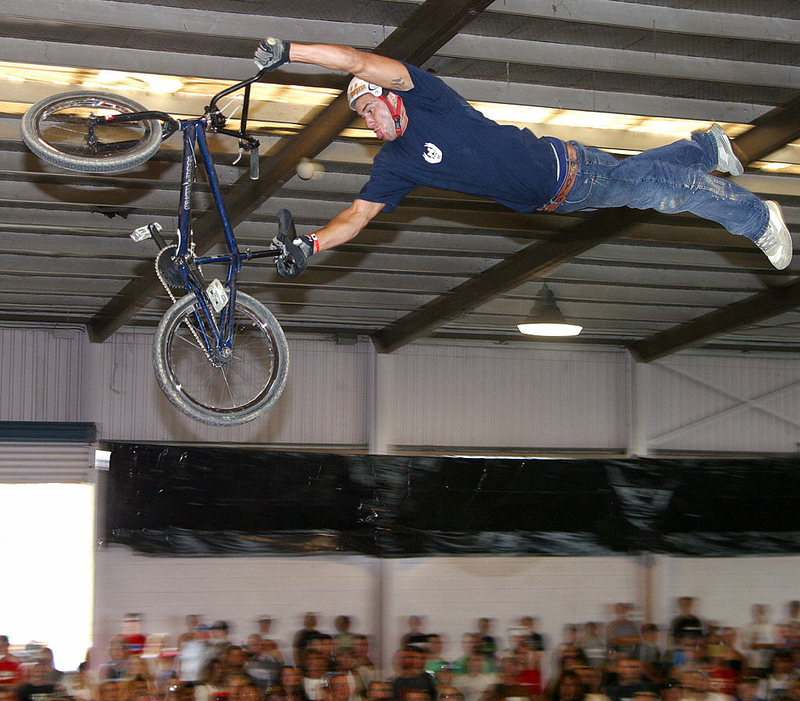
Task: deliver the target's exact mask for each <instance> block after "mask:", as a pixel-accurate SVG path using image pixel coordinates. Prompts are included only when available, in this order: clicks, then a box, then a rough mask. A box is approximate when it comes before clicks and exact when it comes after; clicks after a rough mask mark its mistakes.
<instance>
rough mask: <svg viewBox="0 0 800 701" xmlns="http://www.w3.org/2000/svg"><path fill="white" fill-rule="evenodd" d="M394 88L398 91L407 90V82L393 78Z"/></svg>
mask: <svg viewBox="0 0 800 701" xmlns="http://www.w3.org/2000/svg"><path fill="white" fill-rule="evenodd" d="M392 87H393V88H398V89H406V88H407V87H408V86H407V84H406V81H405V80H403V79H402V78H392Z"/></svg>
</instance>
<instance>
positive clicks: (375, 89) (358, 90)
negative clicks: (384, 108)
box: [347, 78, 383, 112]
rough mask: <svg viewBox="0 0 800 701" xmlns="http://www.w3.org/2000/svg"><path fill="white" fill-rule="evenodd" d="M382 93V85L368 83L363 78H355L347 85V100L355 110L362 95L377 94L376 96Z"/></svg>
mask: <svg viewBox="0 0 800 701" xmlns="http://www.w3.org/2000/svg"><path fill="white" fill-rule="evenodd" d="M382 94H383V88H382V87H381V86H380V85H375V83H368V82H367V81H366V80H362V79H361V78H353V80H351V81H350V85H348V86H347V102H348V104H349V105H350V109H351V110H353V111H354V112H355V109H356V100H358V98H359V97H361V96H362V95H375V97H380V96H381V95H382Z"/></svg>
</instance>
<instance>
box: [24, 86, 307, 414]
mask: <svg viewBox="0 0 800 701" xmlns="http://www.w3.org/2000/svg"><path fill="white" fill-rule="evenodd" d="M264 72H265V71H264V70H261V71H259V73H258V74H257V75H255V76H253V77H252V78H249V79H247V80H244V81H241V82H239V83H236V84H235V85H233V86H231V87H228V88H226V89H224V90H221V91H220V92H218V93H217V94H216V95H214V97H213V98H212V99H211V101H210V103H209V105H208V106H207V107H206V108H205V110H204V114H203V116H202V117H196V118H191V119H175V118H173V117H172V116H170V115H169V114H166V113H164V112H159V111H151V110H147V109H146V108H144V107H143V106H142V105H140V104H138V103H136V102H134V101H133V100H130V99H128V98H126V97H121V96H119V95H114V94H111V93H104V92H96V91H75V92H69V93H62V94H58V95H53V96H50V97H47V98H45V99H43V100H40V101H39V102H37V103H36V104H34V105H33V106H32V107H31V108H30V109H29V110H28V111H27V112H26V113H25V115H24V116H23V119H22V139H23V141H24V142H25V144H26V145H27V146H28V148H30V150H31V151H33V153H34V154H36V155H37V156H38V157H39V158H41V159H43V160H44V161H47V162H49V163H52V164H54V165H56V166H60V167H62V168H66V169H68V170H76V171H80V172H84V173H110V172H119V171H123V170H129V169H131V168H134V167H136V166H138V165H140V164H142V163H144V162H145V161H147V160H148V159H149V158H151V157H152V156H153V155H154V154H155V153H156V151H158V149H159V148H160V146H161V143H162V142H163V141H164V140H166V139H167V138H169V137H170V136H172V135H173V134H174V133H176V132H177V131H181V133H182V134H183V158H182V168H181V173H182V175H181V187H180V200H179V209H178V227H177V229H176V232H175V242H174V243H171V244H168V243H167V241H166V240H165V239H164V238H163V237H162V236H161V234H160V232H161V230H162V227H161V226H160V225H159V224H157V223H152V224H149V225H147V226H145V227H140V228H138V229H136V231H134V232H133V234H131V237H132V238H134V240H144V239H147V238H151V239H153V240H154V241H155V242H156V243H157V244H158V247H159V253H158V255H157V256H156V259H155V266H156V273H157V276H158V279H159V280H160V281H161V283H162V284H163V285H164V287H165V289H166V290H167V293H168V294H169V296H170V299H171V300H172V306H170V308H169V309H168V310H167V311H166V313H165V314H164V316H163V317H162V318H161V320H160V322H159V324H158V327H157V329H156V333H155V338H154V341H153V366H154V369H155V374H156V378H157V379H158V383H159V385H160V387H161V389H162V390H163V392H164V394H165V395H166V396H167V398H168V399H169V400H170V401H171V402H172V403H173V404H174V405H175V406H176V407H177V408H178V409H179V410H180V411H182V412H183V413H185V414H187V415H188V416H190V417H191V418H193V419H195V420H197V421H201V422H203V423H207V424H211V425H218V426H230V425H235V424H241V423H245V422H248V421H252V420H253V419H256V418H257V417H259V416H261V415H262V414H263V413H264V412H266V411H267V410H268V409H269V408H270V407H271V406H272V405H273V404H274V403H275V401H276V400H277V399H278V397H279V396H280V395H281V392H282V391H283V389H284V387H285V385H286V379H287V376H288V372H289V347H288V345H287V343H286V338H285V336H284V333H283V330H282V329H281V326H280V324H279V323H278V321H277V319H276V318H275V317H274V316H273V314H272V313H271V312H270V311H269V310H268V309H267V308H266V307H265V306H264V305H263V304H262V303H261V302H259V301H258V300H256V299H255V298H253V297H251V296H250V295H247V294H245V293H243V292H239V291H237V276H238V274H239V272H240V270H241V266H242V263H243V262H245V261H251V260H255V259H259V258H265V257H272V258H274V259H275V263H276V267H277V269H278V272H279V273H280V274H281V275H282V276H284V277H295V276H296V275H299V274H300V273H302V272H303V270H305V256H304V255H303V254H302V252H301V251H300V250H299V249H298V248H297V247H296V246H294V244H293V243H292V242H293V241H294V239H295V236H296V233H295V229H294V222H293V220H292V215H291V213H290V212H288V210H285V209H282V210H280V211H279V213H278V232H279V233H278V237H277V238H276V239H275V240H274V241H273V244H274V245H273V246H272V247H270V248H266V249H264V250H260V251H250V250H246V251H240V250H239V247H238V245H237V243H236V238H235V236H234V233H233V227H232V225H231V223H230V220H229V218H228V214H227V210H226V208H225V203H224V202H223V197H222V192H221V188H220V183H219V178H218V176H217V172H216V169H215V166H214V163H213V161H212V159H211V152H210V149H209V146H208V141H207V139H206V134H207V133H208V132H213V133H217V134H223V135H226V136H231V137H235V138H238V140H239V158H237V159H236V161H235V162H238V161H239V159H240V158H241V157H242V155H243V154H244V153H245V152H248V153H249V156H250V177H251V178H253V179H258V175H259V173H258V170H259V169H258V166H259V160H258V146H259V142H258V139H256V138H255V137H254V136H252V135H251V134H248V132H247V117H248V108H249V104H250V88H251V86H252V84H253V83H254V82H256V81H257V80H258V79H259V78H260V77H261V76H262V74H263V73H264ZM238 90H244V95H243V100H242V112H241V116H240V118H239V129H238V130H236V131H235V130H232V129H228V128H226V122H227V118H226V117H225V115H224V114H223V113H222V111H221V109H220V108H219V107H218V106H217V103H218V102H219V100H221V99H222V98H223V97H226V96H227V95H230V94H231V93H234V92H236V91H238ZM198 151H199V154H200V158H201V162H202V166H203V170H204V171H205V173H206V177H207V180H208V183H209V186H210V189H211V194H212V197H213V201H214V206H215V209H216V210H217V213H218V214H219V219H220V223H221V226H222V231H223V234H224V240H225V245H226V248H227V253H224V254H221V255H212V256H197V255H195V244H194V240H193V233H192V228H191V216H192V202H191V200H192V191H193V186H194V181H195V176H196V174H197V167H198V165H197V152H198ZM212 264H222V265H224V266H227V273H226V275H225V276H224V279H223V280H220V279H219V278H215V279H213V280H212V281H211V282H207V281H206V279H205V278H204V277H203V273H202V266H204V265H212ZM173 289H175V290H181V289H182V290H183V292H184V293H185V294H184V295H183V296H182V297H180V298H178V297H177V296H176V294H174V293H173Z"/></svg>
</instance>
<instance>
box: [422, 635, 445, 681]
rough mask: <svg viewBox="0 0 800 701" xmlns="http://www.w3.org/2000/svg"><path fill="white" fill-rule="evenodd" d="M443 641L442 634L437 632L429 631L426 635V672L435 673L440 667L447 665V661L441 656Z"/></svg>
mask: <svg viewBox="0 0 800 701" xmlns="http://www.w3.org/2000/svg"><path fill="white" fill-rule="evenodd" d="M443 648H444V643H443V641H442V636H441V635H439V634H438V633H431V634H430V635H429V636H428V644H427V647H426V653H425V671H426V672H428V674H434V675H435V674H436V672H438V671H439V670H440V669H441V668H442V667H448V666H449V662H448V661H447V660H445V659H443V658H442V649H443Z"/></svg>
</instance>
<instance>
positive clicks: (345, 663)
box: [331, 647, 367, 701]
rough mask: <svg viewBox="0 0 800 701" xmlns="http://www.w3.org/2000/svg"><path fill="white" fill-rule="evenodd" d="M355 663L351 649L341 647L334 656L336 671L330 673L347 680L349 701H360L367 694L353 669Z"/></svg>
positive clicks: (365, 688)
mask: <svg viewBox="0 0 800 701" xmlns="http://www.w3.org/2000/svg"><path fill="white" fill-rule="evenodd" d="M355 662H356V658H355V655H354V654H353V650H352V648H349V647H343V648H341V649H340V650H339V652H338V654H337V655H336V671H335V672H333V673H332V674H335V675H338V676H339V677H341V678H343V679H345V680H347V685H348V688H349V689H350V693H349V701H361V700H362V699H363V698H364V696H365V695H366V693H367V687H366V686H364V682H363V681H362V679H361V676H360V675H359V674H358V673H357V672H356V671H355V669H354V666H355ZM331 678H332V677H331Z"/></svg>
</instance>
